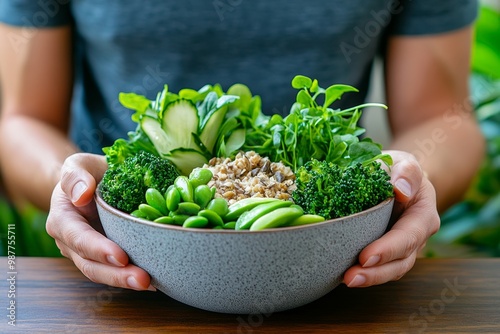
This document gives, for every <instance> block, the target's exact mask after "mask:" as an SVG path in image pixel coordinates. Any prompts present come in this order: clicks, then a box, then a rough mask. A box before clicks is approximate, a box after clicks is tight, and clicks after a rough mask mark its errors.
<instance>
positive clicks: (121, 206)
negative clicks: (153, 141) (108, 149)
mask: <svg viewBox="0 0 500 334" xmlns="http://www.w3.org/2000/svg"><path fill="white" fill-rule="evenodd" d="M177 176H179V172H178V171H177V169H176V168H175V166H174V165H173V164H172V163H171V162H170V161H169V160H167V159H162V158H160V157H158V156H155V155H153V154H151V153H148V152H145V151H140V152H138V153H136V154H135V155H132V156H130V157H128V158H126V159H125V160H124V161H123V163H120V164H114V165H112V166H110V167H109V169H108V170H107V171H106V172H105V173H104V176H103V178H102V181H101V185H100V189H99V190H100V192H101V196H102V198H103V199H104V201H105V202H106V203H108V204H109V205H111V206H112V207H114V208H116V209H118V210H121V211H125V212H127V213H131V212H132V211H134V210H135V209H137V207H138V206H139V204H141V203H143V202H144V196H145V194H146V190H147V189H148V188H155V189H157V190H158V191H160V192H161V193H163V194H164V193H165V192H166V191H167V188H168V187H169V186H170V185H172V184H173V183H174V180H175V179H176V178H177Z"/></svg>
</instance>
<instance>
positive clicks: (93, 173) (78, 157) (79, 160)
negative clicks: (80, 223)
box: [61, 153, 108, 207]
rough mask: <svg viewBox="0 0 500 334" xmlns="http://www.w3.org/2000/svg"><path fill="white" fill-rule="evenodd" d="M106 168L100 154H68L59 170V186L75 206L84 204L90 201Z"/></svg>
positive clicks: (104, 160) (103, 158)
mask: <svg viewBox="0 0 500 334" xmlns="http://www.w3.org/2000/svg"><path fill="white" fill-rule="evenodd" d="M107 168H108V164H107V163H106V158H105V157H104V156H102V155H97V154H89V153H76V154H73V155H71V156H69V157H68V158H67V159H66V160H65V161H64V164H63V166H62V170H61V188H62V190H63V191H64V193H65V194H66V195H67V196H68V198H70V200H71V202H72V203H73V204H74V205H75V206H77V207H81V206H85V205H87V204H88V203H90V202H91V201H92V198H93V197H94V192H95V189H96V186H97V183H98V182H99V181H100V180H101V179H102V176H103V175H104V172H105V171H106V169H107Z"/></svg>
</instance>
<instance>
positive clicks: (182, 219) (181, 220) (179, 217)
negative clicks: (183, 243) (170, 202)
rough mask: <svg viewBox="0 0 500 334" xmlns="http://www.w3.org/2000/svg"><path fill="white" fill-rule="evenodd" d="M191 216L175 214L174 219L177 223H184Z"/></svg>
mask: <svg viewBox="0 0 500 334" xmlns="http://www.w3.org/2000/svg"><path fill="white" fill-rule="evenodd" d="M188 218H189V216H188V215H173V216H172V220H173V221H174V224H175V225H182V224H184V222H185V221H186V220H187V219H188Z"/></svg>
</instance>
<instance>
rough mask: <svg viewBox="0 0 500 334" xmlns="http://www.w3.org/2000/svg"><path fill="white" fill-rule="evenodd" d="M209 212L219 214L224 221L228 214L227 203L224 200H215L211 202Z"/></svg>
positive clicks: (208, 207)
mask: <svg viewBox="0 0 500 334" xmlns="http://www.w3.org/2000/svg"><path fill="white" fill-rule="evenodd" d="M206 208H207V209H208V210H212V211H214V212H215V213H216V214H218V215H219V216H220V217H221V218H222V219H224V216H225V215H226V214H227V212H228V210H229V209H228V206H227V202H226V200H225V199H224V198H214V199H213V200H211V201H210V202H209V203H208V204H207V207H206Z"/></svg>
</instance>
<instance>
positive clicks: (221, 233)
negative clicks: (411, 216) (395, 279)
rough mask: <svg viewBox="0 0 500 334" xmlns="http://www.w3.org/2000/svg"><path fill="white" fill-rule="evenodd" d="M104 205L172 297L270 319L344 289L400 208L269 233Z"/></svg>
mask: <svg viewBox="0 0 500 334" xmlns="http://www.w3.org/2000/svg"><path fill="white" fill-rule="evenodd" d="M96 201H97V208H98V211H99V215H100V218H101V222H102V225H103V227H104V231H105V232H106V235H107V237H108V238H110V239H111V240H113V241H114V242H116V243H117V244H118V245H119V246H120V247H122V248H123V250H125V252H127V254H128V255H129V257H130V259H131V261H132V262H133V263H134V264H136V265H137V266H139V267H141V268H143V269H144V270H146V271H147V272H148V273H149V274H150V275H151V277H152V284H153V285H154V286H155V287H156V288H157V289H159V290H160V291H162V292H163V293H165V294H166V295H168V296H170V297H172V298H174V299H176V300H178V301H180V302H182V303H185V304H188V305H191V306H194V307H197V308H200V309H205V310H209V311H215V312H223V313H239V314H250V313H260V314H264V313H266V314H268V313H272V312H277V311H283V310H287V309H292V308H295V307H298V306H302V305H305V304H307V303H310V302H312V301H314V300H316V299H318V298H320V297H322V296H324V295H325V294H327V293H328V292H330V291H332V290H333V289H334V288H335V287H337V286H338V285H339V284H340V283H341V281H342V276H343V273H344V272H345V270H346V269H347V268H349V267H350V266H352V265H353V264H354V263H355V262H356V261H357V256H358V254H359V252H360V251H361V250H362V249H363V248H364V247H365V246H366V245H368V244H369V243H371V242H372V241H374V240H376V239H378V238H379V237H380V236H382V235H383V234H384V232H385V230H386V228H387V225H388V222H389V218H390V214H391V211H392V206H393V199H388V200H386V201H384V202H383V203H381V204H379V205H377V206H376V207H374V208H372V209H369V210H367V211H364V212H362V213H359V214H356V215H352V216H349V217H346V218H342V219H335V220H330V221H326V222H322V223H317V224H311V225H305V226H297V227H286V228H276V229H268V230H263V231H252V232H250V231H234V230H209V229H188V228H183V227H178V226H171V225H161V224H157V223H153V222H148V221H146V220H143V219H139V218H134V217H132V216H130V215H128V214H125V213H123V212H121V211H118V210H116V209H114V208H112V207H111V206H109V205H107V204H106V203H105V202H104V201H103V200H102V199H101V198H100V197H99V196H98V195H97V196H96Z"/></svg>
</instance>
